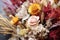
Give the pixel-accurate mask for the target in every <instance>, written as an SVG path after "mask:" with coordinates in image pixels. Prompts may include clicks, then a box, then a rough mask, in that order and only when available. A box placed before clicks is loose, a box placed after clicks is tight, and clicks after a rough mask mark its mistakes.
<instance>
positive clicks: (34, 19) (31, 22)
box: [28, 16, 39, 26]
mask: <svg viewBox="0 0 60 40" xmlns="http://www.w3.org/2000/svg"><path fill="white" fill-rule="evenodd" d="M38 21H39V16H31V17H30V18H29V19H28V24H29V25H30V26H34V25H36V24H37V23H38Z"/></svg>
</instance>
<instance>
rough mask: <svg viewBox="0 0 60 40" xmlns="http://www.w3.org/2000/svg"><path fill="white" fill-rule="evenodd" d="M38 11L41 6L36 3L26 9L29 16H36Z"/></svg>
mask: <svg viewBox="0 0 60 40" xmlns="http://www.w3.org/2000/svg"><path fill="white" fill-rule="evenodd" d="M40 10H41V5H40V4H38V3H34V4H32V5H30V6H29V8H28V12H29V13H30V14H31V15H36V14H37V13H39V12H40Z"/></svg>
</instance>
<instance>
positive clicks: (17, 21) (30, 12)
mask: <svg viewBox="0 0 60 40" xmlns="http://www.w3.org/2000/svg"><path fill="white" fill-rule="evenodd" d="M20 2H21V1H20ZM22 2H23V4H20V3H19V0H18V1H16V3H15V4H14V2H13V4H14V5H18V7H17V8H18V9H19V10H17V8H16V9H14V10H13V11H15V12H13V13H14V15H13V14H12V12H10V13H11V14H9V16H8V17H9V19H10V18H11V19H10V20H9V19H7V18H4V17H2V16H0V33H3V34H12V36H13V37H12V38H10V39H9V40H19V38H20V39H21V40H45V39H47V38H49V40H52V39H51V38H53V39H54V40H57V39H56V37H58V36H57V35H56V34H58V35H59V32H60V31H59V29H60V5H58V4H59V3H58V2H60V1H57V2H56V0H52V1H51V0H45V1H44V0H26V1H25V0H23V1H22ZM4 3H5V2H4ZM55 3H56V4H55ZM6 4H7V3H6ZM19 5H20V7H19ZM53 5H56V7H54V6H53ZM10 6H11V5H10ZM10 6H9V5H8V6H7V7H8V8H10V9H11V10H12V8H11V7H10ZM14 7H15V6H14ZM16 10H17V11H16ZM5 11H6V10H5ZM6 13H9V12H6ZM58 26H59V27H58ZM55 27H57V29H56V30H54V31H53V30H52V29H53V28H55ZM50 30H52V31H50ZM54 33H55V34H54ZM48 35H49V36H48ZM58 38H59V37H58Z"/></svg>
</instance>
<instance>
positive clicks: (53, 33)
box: [49, 23, 60, 40]
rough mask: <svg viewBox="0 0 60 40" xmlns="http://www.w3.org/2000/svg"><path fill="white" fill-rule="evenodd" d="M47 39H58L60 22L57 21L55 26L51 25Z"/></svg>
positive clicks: (59, 36) (59, 39) (59, 37)
mask: <svg viewBox="0 0 60 40" xmlns="http://www.w3.org/2000/svg"><path fill="white" fill-rule="evenodd" d="M49 40H60V23H57V24H55V26H52V28H51V30H50V33H49Z"/></svg>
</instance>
